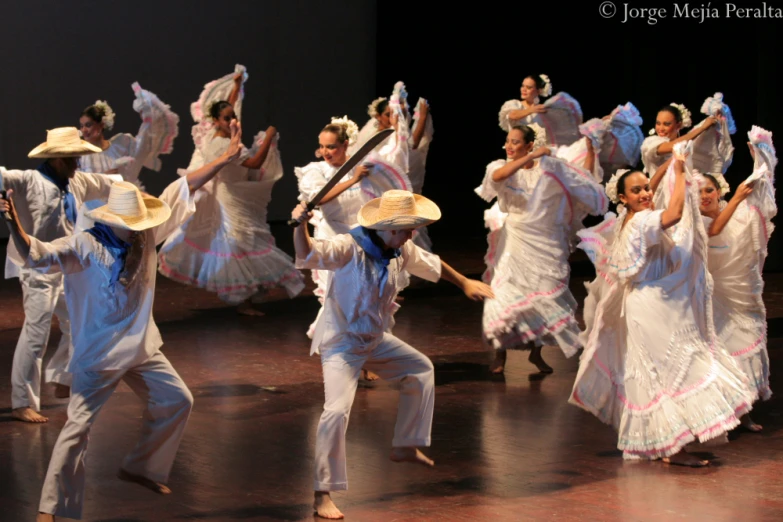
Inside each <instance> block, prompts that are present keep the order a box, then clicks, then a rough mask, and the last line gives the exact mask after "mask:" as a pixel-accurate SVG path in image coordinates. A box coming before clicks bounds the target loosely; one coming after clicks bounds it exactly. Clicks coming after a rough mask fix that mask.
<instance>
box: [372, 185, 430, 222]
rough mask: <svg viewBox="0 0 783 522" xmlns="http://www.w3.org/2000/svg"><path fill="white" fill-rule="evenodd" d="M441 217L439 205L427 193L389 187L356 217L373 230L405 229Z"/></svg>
mask: <svg viewBox="0 0 783 522" xmlns="http://www.w3.org/2000/svg"><path fill="white" fill-rule="evenodd" d="M440 216H441V214H440V209H439V208H438V206H437V205H436V204H435V203H433V202H432V201H431V200H429V199H427V198H425V197H424V196H420V195H419V194H413V193H412V192H409V191H407V190H387V191H386V192H384V193H383V195H382V196H381V197H379V198H375V199H373V200H372V201H369V202H368V203H366V204H365V205H364V206H363V207H362V208H361V209H360V210H359V214H358V216H357V217H358V220H359V224H360V225H361V226H363V227H365V228H369V229H372V230H405V229H409V228H418V227H423V226H427V225H430V224H432V223H434V222H436V221H437V220H439V219H440Z"/></svg>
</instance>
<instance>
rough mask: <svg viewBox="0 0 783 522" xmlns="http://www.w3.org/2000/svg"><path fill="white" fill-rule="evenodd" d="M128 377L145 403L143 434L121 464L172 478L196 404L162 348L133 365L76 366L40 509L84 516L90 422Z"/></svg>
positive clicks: (130, 469)
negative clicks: (80, 368)
mask: <svg viewBox="0 0 783 522" xmlns="http://www.w3.org/2000/svg"><path fill="white" fill-rule="evenodd" d="M121 380H123V381H125V383H126V384H127V385H128V386H130V388H131V389H132V390H133V391H134V392H135V393H136V395H138V396H139V398H140V399H142V400H143V401H144V402H145V403H146V408H145V410H144V414H143V425H142V429H141V439H140V440H139V442H138V444H137V445H136V447H135V448H134V449H133V450H132V451H131V452H130V453H129V454H128V455H127V456H126V457H125V460H124V461H123V464H122V469H124V470H125V471H128V472H129V473H133V474H135V475H142V476H144V477H147V478H148V479H150V480H153V481H155V482H160V483H165V482H166V481H167V480H168V477H169V473H170V472H171V467H172V465H173V464H174V457H175V455H176V453H177V449H178V448H179V444H180V441H181V440H182V435H183V432H184V430H185V425H186V424H187V421H188V417H189V416H190V410H191V409H192V407H193V395H191V393H190V390H188V387H187V386H186V385H185V383H184V382H183V381H182V379H181V378H180V376H179V375H178V374H177V372H176V371H175V370H174V368H173V367H172V366H171V363H170V362H169V361H168V359H166V357H165V356H164V355H163V353H161V352H160V351H158V352H157V353H156V354H155V355H153V356H152V357H150V358H149V359H148V360H147V361H146V362H144V363H142V364H140V365H138V366H136V367H134V368H131V369H129V370H108V371H100V372H74V374H73V385H72V386H71V402H70V403H69V404H68V421H67V422H66V423H65V426H63V429H62V431H61V432H60V436H59V437H58V438H57V442H56V443H55V445H54V450H53V452H52V459H51V461H50V462H49V470H48V471H47V473H46V479H45V480H44V485H43V491H42V492H41V503H40V505H39V511H40V512H42V513H50V514H53V515H55V516H61V517H67V518H74V519H80V518H81V515H82V506H83V502H84V469H85V460H86V457H87V441H88V440H89V435H90V427H91V426H92V424H93V423H94V422H95V419H96V417H97V416H98V413H99V412H100V411H101V408H102V407H103V405H104V404H106V401H108V400H109V397H111V395H112V393H114V390H115V389H116V388H117V385H118V384H119V383H120V381H121Z"/></svg>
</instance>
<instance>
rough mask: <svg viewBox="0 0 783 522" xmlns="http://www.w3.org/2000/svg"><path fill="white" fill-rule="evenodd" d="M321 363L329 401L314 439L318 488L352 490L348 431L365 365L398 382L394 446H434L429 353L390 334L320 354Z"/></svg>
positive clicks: (432, 376) (433, 372)
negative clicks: (359, 348)
mask: <svg viewBox="0 0 783 522" xmlns="http://www.w3.org/2000/svg"><path fill="white" fill-rule="evenodd" d="M321 366H322V367H323V372H324V396H325V397H324V398H325V402H324V412H323V414H322V415H321V420H320V422H319V423H318V433H317V435H316V442H315V486H314V489H315V491H340V490H345V489H348V473H347V465H346V451H345V432H346V430H347V429H348V417H349V415H350V413H351V406H352V405H353V399H354V396H355V395H356V387H357V384H358V381H359V373H360V372H361V370H362V367H364V368H366V369H368V370H370V371H373V372H375V373H377V374H378V375H379V376H380V377H381V378H382V379H384V380H387V381H392V382H398V383H399V384H400V387H401V389H400V403H399V406H398V409H397V424H396V425H395V427H394V439H393V440H392V446H393V447H397V448H399V447H418V446H429V445H430V434H431V431H432V413H433V408H434V405H435V368H434V367H433V366H432V362H431V361H430V360H429V358H427V356H425V355H424V354H422V353H421V352H419V351H417V350H416V349H414V348H413V347H411V346H410V345H408V344H406V343H404V342H403V341H401V340H400V339H398V338H396V337H395V336H393V335H391V334H388V333H386V334H384V335H383V339H382V340H381V342H380V343H379V344H378V345H377V346H375V348H373V349H371V350H367V351H363V352H356V351H352V352H337V353H335V352H332V351H330V352H329V353H324V354H321Z"/></svg>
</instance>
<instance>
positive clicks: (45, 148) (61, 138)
mask: <svg viewBox="0 0 783 522" xmlns="http://www.w3.org/2000/svg"><path fill="white" fill-rule="evenodd" d="M96 152H102V151H101V149H100V148H98V147H96V146H95V145H92V144H91V143H87V142H86V141H84V140H83V139H81V136H79V131H78V130H77V129H76V127H59V128H57V129H52V130H49V131H46V141H45V142H44V143H41V144H40V145H38V146H37V147H36V148H34V149H33V150H31V151H30V153H29V154H28V155H27V157H28V158H73V157H76V156H86V155H87V154H94V153H96Z"/></svg>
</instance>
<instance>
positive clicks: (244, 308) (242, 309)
mask: <svg viewBox="0 0 783 522" xmlns="http://www.w3.org/2000/svg"><path fill="white" fill-rule="evenodd" d="M237 312H238V313H240V314H242V315H252V316H255V317H263V316H264V312H262V311H261V310H256V309H255V308H253V303H251V302H250V301H245V302H244V303H242V304H241V305H239V306H237Z"/></svg>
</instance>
